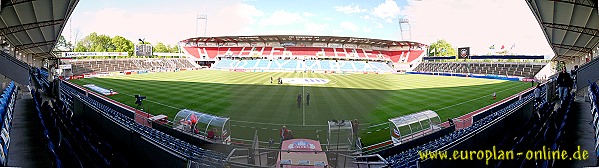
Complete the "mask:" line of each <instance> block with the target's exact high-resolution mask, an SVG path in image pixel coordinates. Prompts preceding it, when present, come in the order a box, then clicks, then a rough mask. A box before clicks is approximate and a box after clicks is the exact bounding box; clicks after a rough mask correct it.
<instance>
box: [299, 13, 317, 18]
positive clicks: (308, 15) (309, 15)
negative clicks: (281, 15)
mask: <svg viewBox="0 0 599 168" xmlns="http://www.w3.org/2000/svg"><path fill="white" fill-rule="evenodd" d="M314 15H315V14H314V13H310V12H303V13H302V16H304V17H312V16H314Z"/></svg>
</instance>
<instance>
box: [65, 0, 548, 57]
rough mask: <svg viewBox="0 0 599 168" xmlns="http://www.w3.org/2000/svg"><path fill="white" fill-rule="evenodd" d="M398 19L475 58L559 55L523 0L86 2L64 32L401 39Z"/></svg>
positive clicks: (149, 37) (169, 37)
mask: <svg viewBox="0 0 599 168" xmlns="http://www.w3.org/2000/svg"><path fill="white" fill-rule="evenodd" d="M198 15H205V16H206V18H207V19H205V20H204V19H202V20H198V19H197V17H198ZM399 19H408V20H409V26H408V24H402V25H401V27H402V28H404V30H406V31H404V33H403V35H404V37H403V39H404V40H409V41H415V42H420V43H424V44H427V45H428V44H431V43H433V42H435V41H437V40H439V39H444V40H446V41H448V42H449V43H451V44H452V45H453V46H454V47H456V48H457V47H470V48H471V54H487V53H488V52H490V51H491V50H490V49H489V47H491V46H493V45H494V46H495V48H496V49H499V48H501V46H504V47H505V48H510V49H512V52H514V53H517V54H525V55H545V56H547V57H552V56H553V51H552V50H551V48H550V47H549V45H548V42H547V40H546V38H545V36H544V35H543V32H542V30H541V27H540V25H539V24H538V22H537V20H536V19H535V17H534V15H533V14H532V12H531V10H530V8H529V7H528V5H527V4H526V2H525V1H523V0H312V1H310V0H295V1H286V0H285V1H283V0H169V1H164V0H85V1H79V3H78V4H77V7H76V8H75V10H74V11H73V13H72V14H71V17H70V18H69V21H68V22H67V24H66V26H65V29H64V30H63V35H64V36H65V38H66V39H67V40H68V41H73V42H74V41H77V40H80V39H82V38H84V37H85V36H86V35H87V34H89V33H91V32H97V33H99V34H106V35H109V36H111V37H112V36H115V35H120V36H123V37H125V38H127V39H129V40H132V41H134V42H135V41H137V39H140V38H141V39H145V41H148V42H151V43H156V42H163V43H166V44H176V43H177V42H178V41H181V40H184V39H187V38H191V37H198V36H204V34H205V35H206V36H251V35H288V34H289V35H323V36H324V35H327V36H349V37H361V38H374V39H385V40H402V33H401V31H400V24H399V23H398V20H399ZM407 30H409V32H408V31H407ZM410 34H411V35H410ZM512 47H513V48H512Z"/></svg>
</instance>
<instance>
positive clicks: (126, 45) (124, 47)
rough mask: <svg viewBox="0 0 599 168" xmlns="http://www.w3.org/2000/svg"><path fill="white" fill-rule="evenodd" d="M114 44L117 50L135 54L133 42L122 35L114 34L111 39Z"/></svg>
mask: <svg viewBox="0 0 599 168" xmlns="http://www.w3.org/2000/svg"><path fill="white" fill-rule="evenodd" d="M111 42H112V45H113V46H114V47H115V50H114V51H115V52H127V53H128V55H133V50H134V47H133V42H131V40H128V39H126V38H124V37H122V36H114V37H112V39H111Z"/></svg>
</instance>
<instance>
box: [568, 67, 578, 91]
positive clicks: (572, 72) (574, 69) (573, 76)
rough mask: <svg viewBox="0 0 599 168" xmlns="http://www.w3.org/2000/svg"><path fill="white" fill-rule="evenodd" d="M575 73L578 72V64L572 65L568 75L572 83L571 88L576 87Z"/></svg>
mask: <svg viewBox="0 0 599 168" xmlns="http://www.w3.org/2000/svg"><path fill="white" fill-rule="evenodd" d="M577 74H578V65H574V68H573V69H572V70H571V71H570V75H571V76H572V83H573V85H574V86H573V88H576V75H577ZM571 87H572V86H571Z"/></svg>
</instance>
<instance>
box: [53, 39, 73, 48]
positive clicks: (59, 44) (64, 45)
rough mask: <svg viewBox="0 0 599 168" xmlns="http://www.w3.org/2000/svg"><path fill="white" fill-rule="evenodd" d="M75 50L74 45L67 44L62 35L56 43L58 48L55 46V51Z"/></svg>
mask: <svg viewBox="0 0 599 168" xmlns="http://www.w3.org/2000/svg"><path fill="white" fill-rule="evenodd" d="M71 50H73V44H71V42H70V41H69V42H67V40H66V39H65V38H64V36H62V35H60V37H58V40H57V42H56V46H54V51H71Z"/></svg>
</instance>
